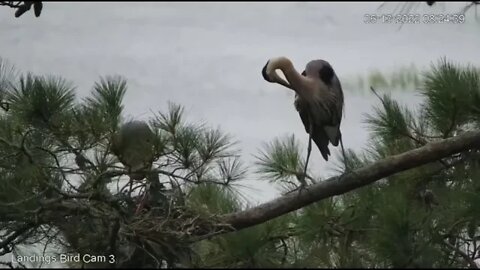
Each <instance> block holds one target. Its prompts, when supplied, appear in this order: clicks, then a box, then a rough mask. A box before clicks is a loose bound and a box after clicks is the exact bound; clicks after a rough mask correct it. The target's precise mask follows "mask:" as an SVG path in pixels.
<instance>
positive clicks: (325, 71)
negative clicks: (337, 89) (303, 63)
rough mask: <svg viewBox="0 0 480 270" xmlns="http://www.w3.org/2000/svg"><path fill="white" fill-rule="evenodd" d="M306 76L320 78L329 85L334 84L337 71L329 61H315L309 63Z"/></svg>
mask: <svg viewBox="0 0 480 270" xmlns="http://www.w3.org/2000/svg"><path fill="white" fill-rule="evenodd" d="M305 75H306V76H308V77H314V78H319V79H320V80H322V81H323V82H324V83H325V84H327V85H329V84H331V83H332V80H333V78H334V76H335V71H334V70H333V68H332V66H331V65H330V63H328V62H327V61H325V60H313V61H310V62H308V64H307V67H306V68H305Z"/></svg>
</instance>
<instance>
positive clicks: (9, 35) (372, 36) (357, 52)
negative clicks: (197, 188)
mask: <svg viewBox="0 0 480 270" xmlns="http://www.w3.org/2000/svg"><path fill="white" fill-rule="evenodd" d="M379 5H380V3H379V2H377V3H347V2H342V3H323V2H322V3H321V2H315V3H306V2H282V3H221V2H218V3H191V2H190V3H165V2H143V3H142V2H138V3H98V2H85V3H73V2H71V3H52V2H45V3H44V11H43V12H42V15H41V17H40V18H35V17H34V16H33V12H29V13H26V14H25V15H23V16H22V17H20V18H14V16H13V13H14V11H13V10H11V9H9V8H6V7H1V8H0V57H3V58H6V59H8V60H9V61H10V62H11V63H13V64H14V65H16V66H17V67H18V68H19V69H20V70H23V71H32V72H35V73H39V74H56V75H61V76H63V77H65V78H67V79H69V80H71V81H73V82H74V84H75V85H77V86H78V88H77V93H78V95H79V96H80V97H83V96H86V95H87V94H88V93H89V91H90V89H91V87H92V85H93V83H94V81H96V80H97V79H98V78H99V77H100V76H104V75H110V74H120V75H123V76H125V77H126V78H127V79H128V81H129V91H128V93H127V96H126V100H125V108H126V112H127V115H128V116H130V117H136V118H148V117H150V116H151V115H152V114H151V112H150V111H151V110H153V111H158V110H161V111H165V110H166V108H167V102H168V101H173V102H176V103H179V104H182V105H184V106H185V108H186V111H187V113H188V116H189V119H191V120H193V121H196V120H205V121H207V122H208V123H209V124H211V125H212V126H214V127H216V126H220V127H222V128H223V129H224V130H225V131H227V132H229V133H230V134H232V135H234V136H235V138H236V139H237V140H239V141H240V143H241V145H240V146H241V147H242V148H243V153H244V156H245V161H247V162H251V161H253V159H252V157H251V155H252V154H254V153H255V152H256V149H258V148H259V147H260V146H261V144H262V142H268V141H271V140H272V139H273V138H275V137H276V136H284V135H288V134H291V133H294V134H295V135H296V136H297V138H300V139H302V141H303V142H306V139H307V135H306V134H305V132H304V128H303V126H302V124H301V121H300V119H299V117H298V114H297V112H296V111H295V109H294V107H293V95H292V94H291V93H290V92H289V90H287V89H284V88H282V87H281V86H278V85H274V84H269V83H266V82H265V81H264V80H263V78H262V77H261V75H260V71H261V68H262V67H263V65H264V64H265V63H266V61H267V59H269V58H271V57H276V56H281V55H283V56H287V57H289V58H290V59H291V60H292V61H293V63H294V64H295V66H296V68H297V69H303V67H304V65H305V64H306V63H307V62H308V61H310V60H312V59H318V58H322V59H325V60H327V61H329V62H330V63H331V64H332V65H333V67H334V69H335V70H336V72H337V74H338V76H339V78H340V80H342V78H348V77H349V76H352V75H355V74H363V73H365V71H367V70H370V69H373V68H376V69H379V70H382V71H384V70H393V69H395V68H396V67H401V66H406V65H410V64H411V63H415V65H416V66H417V67H426V66H428V65H429V64H430V63H431V62H432V61H434V62H435V61H437V60H438V59H439V58H440V57H442V56H447V57H448V58H449V59H451V60H455V61H458V62H462V63H465V62H470V63H473V64H476V65H479V64H480V59H479V58H478V57H476V56H477V55H478V48H479V45H480V35H479V25H480V21H475V18H474V13H473V12H470V13H467V16H466V18H467V22H466V23H465V24H461V25H455V24H438V25H427V24H418V25H404V26H403V27H402V28H401V29H399V26H398V25H386V24H380V23H378V24H375V25H372V24H365V23H364V22H363V19H364V15H365V14H372V13H376V14H379V13H393V12H394V9H395V7H396V4H395V3H390V4H387V5H385V7H384V8H383V9H382V10H377V8H378V6H379ZM418 6H419V7H418V9H416V10H413V11H410V12H414V13H420V14H423V13H426V12H428V13H433V12H437V13H444V14H445V13H456V12H458V11H460V10H461V8H462V7H463V6H464V3H442V4H438V5H437V7H436V8H434V9H427V6H426V4H425V3H421V4H419V5H418ZM397 12H398V11H397ZM475 57H476V58H475ZM356 90H357V89H352V88H344V91H345V100H346V117H345V118H344V120H343V123H342V130H343V134H344V135H343V137H344V142H345V146H346V147H347V148H354V149H356V150H359V149H361V148H362V147H363V146H364V145H365V143H366V139H367V134H368V133H367V130H366V128H365V125H364V124H363V119H364V117H363V114H364V113H365V112H368V111H370V109H371V105H372V104H374V103H376V102H377V101H376V100H375V98H373V97H372V96H369V95H360V94H359V93H358V92H359V91H356ZM395 97H396V98H398V99H399V100H400V101H401V102H402V103H404V104H407V105H409V106H412V107H413V106H414V105H415V104H417V103H418V101H419V98H418V97H416V94H415V93H413V92H403V93H400V94H396V95H395ZM337 151H338V150H335V151H333V152H334V154H335V155H336V154H337V153H338V152H337ZM317 152H318V150H317V149H316V148H314V153H313V156H312V159H313V163H314V164H315V170H314V171H315V172H317V173H319V174H321V175H327V174H328V172H329V171H328V170H327V169H328V168H331V167H332V166H331V164H329V165H325V162H324V161H323V160H322V159H320V155H319V154H318V153H317ZM251 177H252V178H253V177H254V176H251ZM248 183H249V184H251V185H252V186H253V187H255V188H256V189H258V191H259V192H258V193H254V194H253V193H252V194H250V197H252V198H253V199H254V200H256V201H258V202H260V201H267V200H270V199H272V198H274V197H275V196H276V195H277V193H276V192H275V190H274V188H273V187H272V186H271V185H268V184H267V183H265V182H260V181H249V182H248ZM49 266H53V265H49Z"/></svg>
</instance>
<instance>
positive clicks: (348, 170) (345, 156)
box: [340, 136, 350, 173]
mask: <svg viewBox="0 0 480 270" xmlns="http://www.w3.org/2000/svg"><path fill="white" fill-rule="evenodd" d="M340 146H341V147H342V155H343V162H344V163H345V172H344V173H347V172H350V168H349V166H348V160H347V155H346V154H345V148H344V147H343V139H342V137H341V136H340Z"/></svg>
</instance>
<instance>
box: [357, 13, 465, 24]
mask: <svg viewBox="0 0 480 270" xmlns="http://www.w3.org/2000/svg"><path fill="white" fill-rule="evenodd" d="M363 23H365V24H462V23H465V14H461V13H452V14H450V13H428V14H420V13H405V14H392V13H381V14H374V13H372V14H364V16H363Z"/></svg>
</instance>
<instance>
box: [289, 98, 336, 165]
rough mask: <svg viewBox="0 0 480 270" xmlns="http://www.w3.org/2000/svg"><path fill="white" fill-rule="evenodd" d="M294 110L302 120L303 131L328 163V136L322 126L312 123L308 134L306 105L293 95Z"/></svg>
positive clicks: (308, 122) (308, 124)
mask: <svg viewBox="0 0 480 270" xmlns="http://www.w3.org/2000/svg"><path fill="white" fill-rule="evenodd" d="M294 104H295V108H296V109H297V111H298V113H299V115H300V118H301V119H302V122H303V125H304V126H305V131H306V132H307V133H309V134H311V136H312V140H313V141H314V142H315V144H316V145H317V147H318V150H320V153H321V154H322V156H323V158H324V159H325V160H326V161H328V156H329V155H330V150H329V149H328V143H329V136H328V135H327V133H326V130H325V129H324V126H323V125H319V124H317V123H315V122H313V126H312V127H313V132H312V133H310V119H309V117H308V111H309V108H308V103H306V102H304V101H303V100H302V99H301V98H300V97H299V96H298V95H295V103H294Z"/></svg>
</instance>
